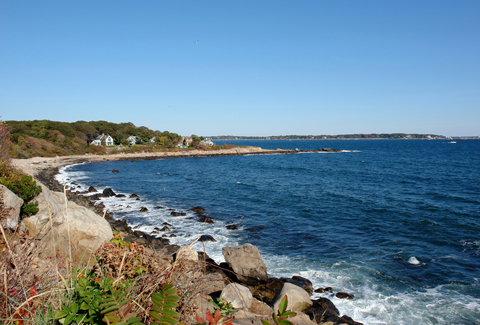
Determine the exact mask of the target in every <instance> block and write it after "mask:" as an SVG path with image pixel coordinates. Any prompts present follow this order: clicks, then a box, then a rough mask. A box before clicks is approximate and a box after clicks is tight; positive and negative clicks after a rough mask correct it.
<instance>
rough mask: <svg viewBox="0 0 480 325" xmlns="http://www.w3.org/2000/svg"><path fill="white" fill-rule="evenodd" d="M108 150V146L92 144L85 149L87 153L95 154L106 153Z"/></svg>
mask: <svg viewBox="0 0 480 325" xmlns="http://www.w3.org/2000/svg"><path fill="white" fill-rule="evenodd" d="M106 152H107V148H105V147H102V146H90V147H88V148H86V149H85V153H90V154H94V155H104V154H105V153H106Z"/></svg>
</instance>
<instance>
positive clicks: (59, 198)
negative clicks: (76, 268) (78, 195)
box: [22, 184, 113, 261]
mask: <svg viewBox="0 0 480 325" xmlns="http://www.w3.org/2000/svg"><path fill="white" fill-rule="evenodd" d="M40 185H41V186H42V193H40V195H39V196H38V197H37V198H36V201H37V202H38V208H39V211H38V212H37V213H36V214H35V215H33V216H30V217H28V218H25V219H23V220H22V223H23V224H24V225H25V229H26V230H27V231H28V233H29V234H30V236H34V237H36V238H37V239H39V240H41V242H42V244H44V245H45V249H44V251H43V253H42V255H44V256H54V255H56V254H57V253H59V254H60V255H63V256H68V255H69V251H70V249H71V251H72V257H73V259H74V261H81V260H82V259H83V260H87V259H88V256H89V254H91V253H93V252H95V251H96V250H97V249H98V248H99V247H100V246H101V245H103V244H105V243H107V242H108V241H109V240H110V239H111V238H112V237H113V232H112V228H111V227H110V224H109V223H108V222H107V221H106V220H105V219H103V218H102V217H100V216H99V215H97V214H95V213H94V212H93V211H91V210H89V209H87V208H85V207H82V206H79V205H77V204H76V203H74V202H71V201H67V205H65V196H64V194H63V193H60V192H53V191H50V190H49V189H48V188H47V187H46V186H44V185H43V184H40ZM50 218H51V220H50ZM51 224H53V239H54V240H53V241H52V231H51V228H52V227H51ZM69 238H70V240H69Z"/></svg>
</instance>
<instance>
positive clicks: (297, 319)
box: [287, 313, 317, 325]
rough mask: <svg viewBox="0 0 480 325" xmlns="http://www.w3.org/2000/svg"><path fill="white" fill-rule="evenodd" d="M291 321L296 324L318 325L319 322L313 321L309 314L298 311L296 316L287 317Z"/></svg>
mask: <svg viewBox="0 0 480 325" xmlns="http://www.w3.org/2000/svg"><path fill="white" fill-rule="evenodd" d="M287 320H288V321H289V322H291V323H292V324H295V325H316V324H317V323H315V322H313V321H312V320H311V319H310V317H308V315H305V314H303V313H298V314H297V315H296V316H294V317H290V318H288V319H287Z"/></svg>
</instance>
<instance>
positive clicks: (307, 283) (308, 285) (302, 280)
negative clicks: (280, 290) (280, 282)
mask: <svg viewBox="0 0 480 325" xmlns="http://www.w3.org/2000/svg"><path fill="white" fill-rule="evenodd" d="M292 280H294V281H297V282H299V283H301V284H302V285H300V287H302V288H303V289H305V291H307V292H308V293H309V294H310V295H312V294H313V285H312V281H310V280H309V279H307V278H304V277H301V276H299V275H294V276H292Z"/></svg>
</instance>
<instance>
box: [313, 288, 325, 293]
mask: <svg viewBox="0 0 480 325" xmlns="http://www.w3.org/2000/svg"><path fill="white" fill-rule="evenodd" d="M315 292H318V293H324V292H325V289H323V288H317V289H315Z"/></svg>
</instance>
